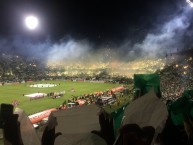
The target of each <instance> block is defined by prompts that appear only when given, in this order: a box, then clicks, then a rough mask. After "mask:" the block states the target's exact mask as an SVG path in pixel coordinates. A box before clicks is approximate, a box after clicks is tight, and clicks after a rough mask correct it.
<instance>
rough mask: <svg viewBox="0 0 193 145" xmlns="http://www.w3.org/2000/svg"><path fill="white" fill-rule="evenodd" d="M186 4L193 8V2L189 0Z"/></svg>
mask: <svg viewBox="0 0 193 145" xmlns="http://www.w3.org/2000/svg"><path fill="white" fill-rule="evenodd" d="M186 2H187V3H188V4H189V5H190V7H192V8H193V2H192V1H191V0H186Z"/></svg>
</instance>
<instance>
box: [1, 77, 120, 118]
mask: <svg viewBox="0 0 193 145" xmlns="http://www.w3.org/2000/svg"><path fill="white" fill-rule="evenodd" d="M46 83H48V84H50V83H54V84H56V85H57V86H56V87H50V88H32V87H29V85H31V84H46ZM59 84H60V85H59ZM117 86H121V85H120V84H109V83H90V82H72V81H64V80H58V81H41V82H28V83H25V84H24V83H23V84H22V83H21V84H14V85H13V84H12V85H4V86H0V104H1V103H8V104H12V103H13V101H15V100H17V101H18V102H19V105H18V107H19V108H21V109H23V110H24V111H25V112H26V113H27V114H28V115H30V114H34V113H37V112H40V111H43V110H46V109H49V108H53V107H59V106H60V105H61V104H62V103H63V101H64V100H66V99H69V98H70V97H71V96H72V95H74V96H79V95H83V94H88V93H93V92H96V91H106V90H108V89H112V88H115V87H117ZM72 88H74V89H75V92H72V91H71V89H72ZM64 90H65V92H66V93H65V94H64V96H63V97H61V98H58V99H52V98H50V97H44V98H41V99H36V100H31V101H30V99H29V98H28V97H26V96H23V94H32V93H38V92H39V93H50V92H60V91H64Z"/></svg>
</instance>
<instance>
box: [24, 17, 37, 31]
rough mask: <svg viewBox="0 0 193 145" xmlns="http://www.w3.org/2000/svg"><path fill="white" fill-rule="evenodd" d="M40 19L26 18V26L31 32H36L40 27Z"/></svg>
mask: <svg viewBox="0 0 193 145" xmlns="http://www.w3.org/2000/svg"><path fill="white" fill-rule="evenodd" d="M38 23H39V22H38V19H37V18H36V17H34V16H28V17H26V18H25V24H26V26H27V28H29V29H30V30H34V29H35V28H36V27H37V26H38Z"/></svg>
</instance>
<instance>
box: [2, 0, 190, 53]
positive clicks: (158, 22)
mask: <svg viewBox="0 0 193 145" xmlns="http://www.w3.org/2000/svg"><path fill="white" fill-rule="evenodd" d="M186 7H190V6H188V4H187V3H186V1H185V0H1V1H0V39H3V40H5V41H13V39H18V38H19V39H20V40H21V39H28V41H33V42H38V43H41V42H42V43H43V42H45V41H46V40H48V39H49V41H51V43H61V41H67V40H71V39H73V40H75V41H79V40H86V41H87V42H89V44H92V46H94V47H93V49H96V47H97V46H107V45H108V46H110V47H111V46H112V47H116V48H117V49H122V50H125V49H130V50H133V49H136V47H137V49H143V48H145V49H146V44H148V45H149V42H150V41H149V39H150V38H155V39H156V46H155V47H157V45H158V43H159V44H161V43H162V41H164V40H160V42H158V41H159V40H157V39H159V37H160V36H162V35H163V33H165V27H164V25H167V23H170V20H171V21H172V25H175V26H179V27H177V28H175V30H171V31H170V30H169V33H170V32H171V34H172V36H171V35H170V34H169V35H170V37H168V38H171V39H175V40H179V42H180V44H179V47H185V46H186V45H191V44H190V43H191V38H190V36H192V34H191V30H192V24H191V20H192V17H191V15H193V10H192V12H189V13H188V14H187V15H188V16H187V17H186V18H182V19H183V20H182V21H183V22H182V23H183V24H182V25H183V26H182V25H178V24H177V23H181V22H179V21H175V19H176V18H178V15H179V17H180V16H182V15H184V13H186V12H184V11H185V10H184V9H186ZM28 14H33V15H36V16H37V17H38V18H39V21H40V26H39V28H38V29H37V30H35V31H29V30H28V29H26V28H25V26H24V22H23V21H24V20H23V19H24V17H25V16H26V15H28ZM173 19H174V21H173ZM184 19H188V20H184ZM180 21H181V20H180ZM186 21H188V22H186ZM175 22H176V24H174V23H175ZM187 23H188V26H185V28H184V25H186V24H187ZM169 27H171V26H169ZM182 27H183V29H181V28H182ZM178 29H179V30H178ZM182 30H183V32H182ZM166 31H167V33H168V30H166ZM173 32H175V33H177V32H179V33H180V35H179V36H177V38H174V35H173ZM179 33H178V34H179ZM152 35H153V36H152ZM154 36H155V37H154ZM182 36H183V37H182ZM184 36H185V37H188V39H185V40H186V41H187V42H186V44H181V42H184ZM175 37H176V36H175ZM161 38H163V37H161ZM164 39H167V38H164ZM146 41H148V42H147V43H146ZM14 42H15V41H14ZM153 42H155V41H153ZM19 43H20V42H19ZM128 43H129V45H128ZM151 43H152V41H151ZM168 43H169V44H168ZM174 44H175V43H174V42H167V44H165V45H164V46H163V47H168V45H169V46H170V47H171V46H172V47H175V49H176V46H175V45H174ZM0 45H1V40H0ZM123 45H124V46H123ZM125 45H127V46H126V47H125ZM139 45H140V46H139ZM154 45H155V44H153V46H154ZM4 46H5V45H4ZM10 47H12V46H10ZM13 47H17V46H15V44H14V45H13ZM1 49H2V48H1ZM157 49H160V48H156V50H157ZM167 49H168V48H167Z"/></svg>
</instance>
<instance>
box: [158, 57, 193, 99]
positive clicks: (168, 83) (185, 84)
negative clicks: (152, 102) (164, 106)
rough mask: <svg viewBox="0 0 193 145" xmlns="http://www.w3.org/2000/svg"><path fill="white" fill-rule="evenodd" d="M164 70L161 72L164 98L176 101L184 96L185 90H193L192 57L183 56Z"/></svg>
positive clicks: (174, 60)
mask: <svg viewBox="0 0 193 145" xmlns="http://www.w3.org/2000/svg"><path fill="white" fill-rule="evenodd" d="M171 57H172V58H169V59H173V62H172V63H171V65H168V66H167V67H166V68H165V69H164V70H162V71H160V72H159V73H160V83H161V84H160V85H161V92H162V97H163V100H164V101H165V102H167V100H171V101H175V100H177V99H178V98H179V97H181V96H182V94H183V92H184V90H192V89H193V73H192V71H193V60H192V57H191V56H188V55H186V56H181V57H180V59H175V56H174V57H173V56H171Z"/></svg>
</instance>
